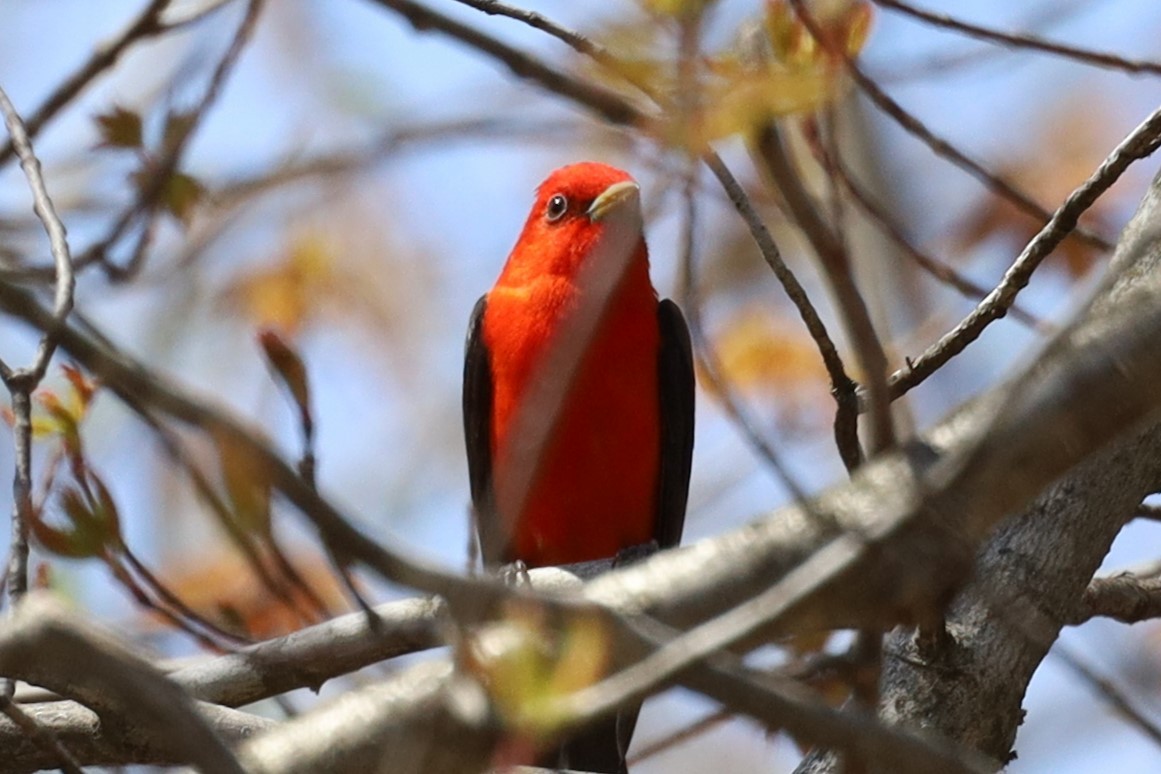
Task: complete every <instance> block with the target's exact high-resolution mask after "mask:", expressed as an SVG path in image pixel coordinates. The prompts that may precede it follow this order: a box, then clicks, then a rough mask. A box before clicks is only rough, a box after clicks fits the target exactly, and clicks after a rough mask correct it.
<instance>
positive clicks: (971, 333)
mask: <svg viewBox="0 0 1161 774" xmlns="http://www.w3.org/2000/svg"><path fill="white" fill-rule="evenodd" d="M1159 144H1161V108H1159V109H1157V110H1155V111H1153V113H1151V114H1150V115H1149V117H1148V118H1146V119H1145V120H1144V121H1143V122H1142V123H1141V124H1140V125H1139V126H1138V127H1137V128H1136V129H1134V130H1133V131H1132V132H1130V133H1129V135H1128V136H1127V137H1126V138H1125V139H1124V140H1122V141H1121V142H1120V144H1119V145H1117V147H1116V148H1114V149H1113V152H1112V153H1110V154H1109V156H1108V158H1106V159H1105V160H1104V161H1103V162H1101V165H1100V166H1099V167H1097V169H1096V171H1095V172H1093V173H1092V175H1090V176H1089V178H1088V179H1087V180H1085V181H1084V183H1082V184H1081V185H1080V187H1078V188H1077V189H1076V190H1074V191H1073V192H1072V193H1071V194H1069V195H1068V198H1067V199H1065V200H1064V203H1063V204H1062V205H1060V209H1058V210H1057V211H1056V212H1055V213H1053V215H1052V217H1051V219H1049V221H1048V222H1047V223H1046V224H1044V228H1042V229H1040V232H1039V233H1037V234H1036V236H1035V237H1033V238H1032V241H1031V242H1029V243H1028V244H1027V246H1025V247H1024V249H1023V250H1022V251H1021V252H1020V255H1019V257H1017V258H1016V260H1015V261H1013V262H1012V265H1011V266H1010V267H1009V268H1008V270H1007V271H1006V272H1004V277H1003V279H1002V280H1001V281H1000V284H999V285H997V286H996V288H995V289H994V290H992V292H991V293H989V294H988V295H987V297H985V298H984V300H983V301H981V302H980V303H979V304H978V305H977V306H976V308H975V309H973V310H972V311H971V313H970V314H968V316H967V317H965V318H964V319H963V320H961V321H960V323H959V324H958V325H956V326H955V327H954V328H952V329H951V330H950V331H948V332H947V333H946V334H944V335H943V336H942V337H941V338H940V339H939V341H937V342H935V343H934V344H932V345H931V346H930V347H928V348H927V350H926V351H924V352H923V354H921V355H919V356H918V357H917V358H915V359H913V360H910V361H908V365H907V367H906V368H903V369H900V370H899V371H896V372H895V373H894V374H892V375H891V379H890V387H891V396H892V398H898V397H900V396H902V395H904V394H906V393H907V391H908V390H910V389H911V388H913V387H915V386H916V385H918V384H919V383H921V382H922V381H923V380H924V379H926V378H927V377H928V376H930V375H931V374H933V373H935V371H936V370H937V369H938V368H939V367H940V366H942V365H943V364H944V363H946V362H947V361H948V360H950V359H951V358H952V357H954V356H955V355H957V354H959V353H960V352H962V351H963V350H964V348H965V347H967V345H968V344H970V343H971V342H973V341H975V340H976V339H977V338H979V336H980V334H981V333H983V332H984V329H985V328H987V326H988V325H990V324H991V323H992V322H993V321H995V320H998V319H1000V318H1001V317H1003V316H1004V315H1005V314H1006V313H1007V311H1008V309H1009V307H1011V305H1012V303H1013V302H1014V301H1015V300H1016V296H1017V295H1018V294H1019V292H1020V291H1021V290H1022V289H1023V288H1024V287H1025V286H1027V284H1028V282H1029V280H1030V279H1031V277H1032V272H1034V271H1035V270H1036V267H1038V266H1039V265H1040V263H1041V261H1043V260H1044V259H1045V258H1046V257H1048V255H1049V254H1050V253H1051V252H1052V250H1053V249H1055V247H1056V246H1057V245H1058V244H1060V241H1061V240H1062V239H1063V238H1064V237H1065V236H1067V235H1068V233H1069V232H1070V231H1071V230H1072V228H1073V226H1075V225H1076V221H1077V218H1079V217H1080V215H1081V213H1082V212H1084V211H1085V210H1087V209H1088V208H1089V207H1090V206H1092V203H1093V202H1095V201H1096V200H1097V198H1099V197H1100V195H1101V194H1103V193H1104V192H1105V191H1106V190H1108V188H1109V187H1110V186H1111V185H1112V184H1113V183H1115V182H1116V181H1117V179H1118V178H1120V176H1121V174H1122V173H1124V171H1125V170H1126V169H1128V168H1129V166H1130V165H1132V164H1133V162H1135V161H1138V160H1140V159H1143V158H1146V157H1147V156H1150V155H1151V154H1152V153H1153V152H1154V151H1155V150H1157V146H1158V145H1159Z"/></svg>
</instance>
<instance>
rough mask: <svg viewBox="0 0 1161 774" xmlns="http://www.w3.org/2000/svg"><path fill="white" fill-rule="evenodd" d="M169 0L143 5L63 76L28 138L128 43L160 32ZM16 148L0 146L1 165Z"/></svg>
mask: <svg viewBox="0 0 1161 774" xmlns="http://www.w3.org/2000/svg"><path fill="white" fill-rule="evenodd" d="M170 2H172V0H150V3H149V4H148V5H147V6H145V10H143V11H142V12H141V14H140V15H139V16H138V17H137V18H136V19H134V20H133V21H132V22H130V24H129V26H128V27H127V28H126V29H125V31H124V32H122V33H121V35H119V36H118V37H117V38H116V39H115V40H114V41H113V42H112V43H109V44H106V45H105V46H102V47H100V48H98V49H97V50H96V51H95V52H94V53H93V56H92V57H90V58H89V60H88V61H87V62H85V63H84V64H83V65H82V66H81V68H80V69H79V70H77V71H76V72H75V73H73V74H72V75H71V76H69V77H68V78H66V79H65V80H64V82H62V83H61V84H60V85H59V86H58V87H57V88H56V91H54V92H53V93H52V94H51V95H50V96H49V97H48V99H46V100H45V101H44V103H43V104H41V106H40V107H38V108H37V109H36V110H34V111H32V113H31V114H30V115H29V116H28V120H27V126H28V135H29V137H35V136H36V135H37V134H39V133H40V130H41V129H43V128H44V126H45V124H47V123H48V122H49V121H51V120H52V119H53V117H55V116H56V114H57V113H59V112H60V111H61V109H63V108H64V107H66V106H67V105H68V104H69V103H70V102H72V101H73V99H75V98H76V96H77V95H78V94H80V93H81V92H82V91H84V90H85V88H86V87H87V86H88V85H89V84H90V83H92V82H93V80H94V79H96V78H97V77H98V76H99V75H101V73H103V72H105V71H106V70H109V69H112V67H113V66H114V65H116V64H117V60H118V59H120V58H121V55H122V54H123V53H125V51H126V50H127V49H128V48H129V47H130V46H132V45H133V44H134V43H137V42H139V41H141V40H145V39H146V38H149V37H151V36H153V35H156V34H158V33H160V32H162V31H163V30H164V28H163V27H162V26H161V25H160V24H159V23H158V19H159V18H160V16H161V13H162V11H164V10H165V8H166V6H168V5H169V4H170ZM15 151H16V146H15V144H14V143H13V142H12V141H11V140H9V141H8V142H7V143H5V144H4V146H3V147H2V148H0V165H3V164H6V163H8V161H9V160H10V159H11V158H12V155H13V153H15Z"/></svg>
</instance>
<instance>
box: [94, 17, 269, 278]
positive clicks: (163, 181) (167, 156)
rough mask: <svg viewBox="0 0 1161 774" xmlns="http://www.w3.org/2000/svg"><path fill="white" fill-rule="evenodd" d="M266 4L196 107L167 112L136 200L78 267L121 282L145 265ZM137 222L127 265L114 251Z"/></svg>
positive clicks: (247, 20) (245, 23)
mask: <svg viewBox="0 0 1161 774" xmlns="http://www.w3.org/2000/svg"><path fill="white" fill-rule="evenodd" d="M263 3H264V0H247V4H246V12H245V14H244V15H243V17H242V20H241V22H240V23H239V24H238V28H237V30H236V31H235V32H234V35H233V37H232V38H231V40H230V45H229V46H228V47H227V49H226V51H225V53H224V54H223V55H222V58H221V59H219V60H218V63H217V65H216V66H215V67H214V71H213V74H212V75H211V76H210V80H209V84H208V86H207V87H206V90H205V92H204V93H203V94H202V97H201V99H200V100H198V102H197V104H196V105H195V106H194V107H193V108H192V109H191V110H190V111H188V112H183V113H181V114H177V113H171V114H170V115H169V116H168V117H167V125H166V132H165V134H166V137H165V141H164V143H163V148H162V153H161V156H160V157H159V158H157V159H153V160H152V163H150V164H148V165H147V168H146V169H145V170H144V172H145V176H144V178H143V180H142V181H140V182H139V183H138V190H139V193H138V196H137V197H136V200H135V201H134V202H133V203H132V204H131V205H130V206H129V207H127V208H126V209H125V211H124V212H122V214H121V216H120V217H119V218H118V219H117V220H116V221H115V222H114V223H113V225H112V226H111V227H110V229H109V231H108V233H107V234H106V235H105V236H104V237H103V238H101V239H100V240H98V241H97V242H95V243H93V244H92V245H90V246H89V247H88V248H87V249H86V250H85V252H84V253H83V254H82V255H81V256H80V257H78V259H77V264H78V266H83V265H88V264H90V263H98V264H100V265H101V268H102V269H104V271H105V274H106V275H107V276H108V277H109V279H111V280H113V281H117V282H123V281H126V280H129V279H131V278H132V277H133V276H134V275H135V274H136V273H137V272H138V271H139V270H140V268H141V266H142V265H143V263H144V261H145V255H146V252H147V251H148V249H149V245H150V243H151V242H152V239H153V230H154V227H155V225H156V217H157V214H158V211H159V209H160V208H159V206H158V205H159V202H160V200H161V198H162V195H163V193H164V192H165V188H166V186H167V185H168V184H169V183H170V182H171V180H172V178H173V176H174V175H175V174H176V173H177V171H178V167H179V165H180V164H181V159H182V156H183V155H184V153H185V150H186V147H187V146H188V144H189V141H190V140H191V139H192V138H193V136H194V134H195V132H196V131H197V129H198V126H199V125H200V124H201V122H202V120H203V119H204V118H205V116H206V114H207V113H208V112H209V111H210V109H211V108H212V107H213V105H214V103H216V102H217V100H218V97H219V96H220V95H221V93H222V89H223V87H224V86H225V84H226V80H227V79H228V77H229V75H230V73H231V71H232V70H233V69H234V66H235V65H236V64H237V62H238V59H239V58H240V57H241V55H242V52H243V51H244V50H245V48H246V44H247V43H248V42H249V40H250V38H251V36H252V35H253V32H254V27H255V25H256V24H257V22H258V17H259V14H260V13H261V10H262V7H263ZM134 224H139V228H140V231H139V233H138V235H137V240H136V242H135V244H134V247H133V249H132V251H131V252H130V255H129V258H128V259H127V260H126V261H125V263H124V265H123V266H118V265H117V264H115V263H113V261H112V260H111V257H110V256H109V251H110V250H111V249H112V247H113V245H114V244H116V243H117V242H118V241H120V240H121V239H122V238H123V237H124V236H125V235H126V234H127V233H128V231H129V229H130V228H131V227H132V226H133V225H134Z"/></svg>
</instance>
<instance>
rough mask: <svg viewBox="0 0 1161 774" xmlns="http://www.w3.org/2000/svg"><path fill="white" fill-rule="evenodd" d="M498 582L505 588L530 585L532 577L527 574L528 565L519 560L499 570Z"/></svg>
mask: <svg viewBox="0 0 1161 774" xmlns="http://www.w3.org/2000/svg"><path fill="white" fill-rule="evenodd" d="M500 580H501V581H503V582H504V585H506V586H531V585H532V576H530V575H529V574H528V565H526V564H524V562H522V561H521V560H519V559H517V560H516V561H514V562H512V563H511V564H506V565H504V566H503V567H501V568H500Z"/></svg>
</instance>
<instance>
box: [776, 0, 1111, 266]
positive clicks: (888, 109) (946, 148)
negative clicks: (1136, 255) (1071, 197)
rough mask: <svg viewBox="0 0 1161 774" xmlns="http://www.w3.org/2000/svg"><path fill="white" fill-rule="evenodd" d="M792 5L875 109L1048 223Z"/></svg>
mask: <svg viewBox="0 0 1161 774" xmlns="http://www.w3.org/2000/svg"><path fill="white" fill-rule="evenodd" d="M790 4H791V5H792V6H793V7H794V10H795V12H796V13H798V15H799V18H800V19H801V20H802V23H803V25H804V26H805V27H806V28H807V30H808V31H809V32H810V33H811V34H812V35H813V36H814V37H815V38H816V39H817V40H818V41H819V43H820V45H822V46H823V47H825V48H826V50H827V51H828V52H829V53H830V54H831V55H832V56H835V57H837V58H838V59H839V61H841V62H842V63H843V65H844V67H845V68H846V70H847V72H848V73H850V76H851V79H852V80H854V82H855V84H856V85H857V86H858V87H859V89H860V90H861V91H862V92H863V94H865V95H866V96H867V98H868V99H870V100H871V102H872V103H874V105H875V107H877V108H879V110H881V111H883V112H884V113H886V114H887V115H888V116H890V117H891V118H892V119H893V120H894V121H895V122H896V123H897V124H899V126H900V127H901V128H902V129H904V130H905V131H907V132H908V133H910V134H911V135H913V136H914V137H916V138H917V139H919V140H920V141H921V142H922V143H923V144H924V145H926V146H927V147H929V148H930V149H931V150H932V152H934V153H935V155H937V156H939V157H940V158H943V159H946V160H947V161H949V162H951V163H952V164H954V165H955V166H957V167H959V168H960V169H962V170H964V171H965V172H967V173H968V174H969V175H971V176H972V177H974V178H975V179H976V180H978V181H980V183H982V184H983V185H984V187H985V188H987V189H988V190H989V191H991V192H992V193H994V194H996V195H998V196H1001V197H1003V198H1005V199H1007V200H1008V201H1010V202H1011V203H1012V204H1013V205H1015V207H1016V208H1017V209H1018V210H1020V211H1021V212H1024V213H1026V214H1027V215H1030V216H1031V217H1033V218H1036V219H1037V220H1039V221H1046V220H1048V219H1049V217H1050V213H1049V211H1048V210H1046V209H1045V208H1044V207H1041V206H1040V205H1039V204H1037V203H1036V202H1035V201H1034V200H1033V199H1032V198H1031V197H1030V196H1028V194H1026V193H1024V192H1023V191H1021V190H1019V189H1018V188H1016V186H1015V185H1013V184H1012V183H1010V182H1008V181H1007V180H1005V179H1004V178H1002V177H1000V176H999V175H996V174H994V173H993V172H991V171H989V170H988V169H987V168H986V167H984V165H983V164H981V163H980V162H978V161H976V160H975V159H973V158H971V157H970V156H968V155H967V154H966V153H964V152H963V151H961V150H960V149H959V148H957V147H955V145H953V144H952V143H950V142H948V141H947V140H945V139H944V138H942V137H940V136H939V135H937V134H936V133H935V132H934V131H932V130H931V129H930V128H929V127H928V126H927V125H926V124H925V123H923V122H922V121H921V120H919V118H918V117H916V116H915V115H914V114H912V113H910V112H908V111H907V110H906V109H904V108H903V106H902V105H900V104H899V103H898V102H896V101H895V100H894V99H893V98H892V97H890V96H889V95H888V94H887V93H886V92H885V91H883V89H882V88H880V87H879V85H878V84H877V83H875V81H874V79H873V78H871V77H870V76H868V75H867V74H866V73H865V72H863V69H862V68H861V67H860V66H859V64H858V62H856V61H855V60H854V59H853V58H852V57H851V56H850V55H848V54H847V52H846V51H844V50H842V49H841V48H839V47H837V46H835V45H834V44H833V42H832V41H831V40H830V39H829V38H828V37H827V36H826V35H825V34H824V33H823V32H822V30H821V29H820V28H819V26H818V23H817V21H816V20H815V19H814V17H813V16H812V15H811V13H810V11H809V10H808V9H807V8H806V6H805V4H804V2H803V0H790ZM1071 230H1072V231H1074V232H1075V233H1076V236H1077V237H1078V238H1080V239H1083V240H1084V241H1086V242H1088V243H1089V244H1091V245H1093V246H1095V247H1098V248H1100V249H1101V250H1104V251H1106V252H1107V251H1110V250H1112V248H1113V245H1112V243H1111V242H1110V241H1109V240H1108V239H1106V238H1105V237H1103V236H1100V235H1097V234H1093V233H1092V232H1091V231H1088V230H1087V229H1084V228H1080V227H1077V226H1076V224H1073V227H1072V229H1071Z"/></svg>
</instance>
